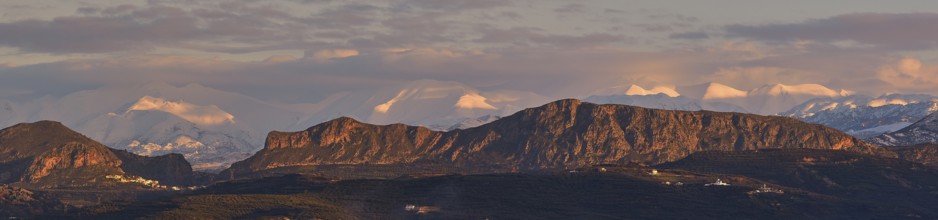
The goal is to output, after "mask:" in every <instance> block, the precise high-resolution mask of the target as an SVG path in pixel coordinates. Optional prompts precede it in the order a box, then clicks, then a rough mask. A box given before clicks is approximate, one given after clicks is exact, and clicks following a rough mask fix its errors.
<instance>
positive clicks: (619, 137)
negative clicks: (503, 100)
mask: <svg viewBox="0 0 938 220" xmlns="http://www.w3.org/2000/svg"><path fill="white" fill-rule="evenodd" d="M793 126H795V127H798V128H792V127H793ZM763 148H817V149H836V150H850V151H856V152H863V153H867V154H874V155H881V156H887V157H895V153H893V152H890V151H888V150H885V149H883V148H880V147H877V146H874V145H870V144H867V143H865V142H863V141H861V140H859V139H856V138H853V137H851V136H849V135H846V134H843V133H841V132H839V131H837V130H835V129H832V128H827V127H823V126H820V125H812V124H807V123H804V122H800V121H798V120H796V119H792V118H786V117H772V116H758V115H751V114H742V113H719V112H709V111H698V112H687V111H669V110H654V109H646V108H641V107H634V106H624V105H596V104H592V103H586V102H582V101H579V100H576V99H564V100H559V101H555V102H551V103H548V104H545V105H542V106H539V107H535V108H528V109H525V110H522V111H520V112H518V113H515V114H513V115H510V116H507V117H504V118H501V119H499V120H496V121H494V122H491V123H489V124H485V125H482V126H478V127H474V128H468V129H464V130H455V131H449V132H439V131H433V130H430V129H427V128H425V127H416V126H408V125H404V124H391V125H384V126H382V125H371V124H366V123H362V122H359V121H357V120H355V119H352V118H349V117H340V118H337V119H334V120H330V121H327V122H325V123H322V124H319V125H316V126H313V127H310V128H308V129H306V130H303V131H298V132H280V131H273V132H270V133H269V135H268V138H267V141H266V143H265V147H264V149H262V150H261V151H259V152H258V153H257V154H255V155H253V156H251V157H250V158H248V159H246V160H244V161H240V162H237V163H235V164H233V165H232V167H231V168H229V169H228V170H226V171H223V172H222V175H231V176H235V175H246V174H249V173H252V172H257V171H263V170H267V169H272V168H277V167H289V166H316V165H324V164H400V163H416V162H430V163H440V162H443V163H447V164H490V165H499V164H500V166H505V167H506V168H508V169H519V170H536V169H547V168H550V169H564V168H569V167H580V166H584V165H589V164H602V163H627V162H642V163H650V164H657V163H662V162H668V161H674V160H677V159H680V158H683V157H684V156H686V155H688V154H690V153H693V152H696V151H702V150H749V149H763Z"/></svg>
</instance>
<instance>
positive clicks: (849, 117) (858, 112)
mask: <svg viewBox="0 0 938 220" xmlns="http://www.w3.org/2000/svg"><path fill="white" fill-rule="evenodd" d="M935 111H938V97H935V96H930V95H903V94H888V95H882V96H879V97H869V96H861V95H855V96H847V97H841V98H818V99H814V100H810V101H808V102H805V103H803V104H800V105H798V106H795V107H794V108H792V109H791V110H789V111H786V112H782V113H780V114H779V115H783V116H789V117H794V118H798V119H800V120H802V121H806V122H810V123H816V124H822V125H826V126H830V127H833V128H836V129H839V130H841V131H844V132H847V133H849V134H851V135H854V136H857V137H860V138H869V137H873V136H877V135H880V134H883V133H887V132H892V131H898V130H899V129H902V128H905V127H907V126H909V125H911V124H912V123H913V122H916V121H918V120H921V119H922V118H924V117H925V116H927V115H929V114H932V113H933V112H935Z"/></svg>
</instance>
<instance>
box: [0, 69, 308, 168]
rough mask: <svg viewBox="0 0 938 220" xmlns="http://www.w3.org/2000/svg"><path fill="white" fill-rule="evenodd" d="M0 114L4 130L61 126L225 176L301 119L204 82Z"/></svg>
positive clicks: (38, 103) (116, 90) (52, 100)
mask: <svg viewBox="0 0 938 220" xmlns="http://www.w3.org/2000/svg"><path fill="white" fill-rule="evenodd" d="M3 106H8V107H9V109H10V110H4V109H6V108H3ZM4 111H5V112H4ZM0 113H2V114H0V120H3V121H0V126H12V125H14V124H16V123H21V122H28V121H37V120H54V121H61V122H62V123H64V124H65V125H66V126H68V127H71V128H75V129H76V130H77V131H79V132H80V133H82V134H85V135H88V136H89V137H90V138H92V139H94V140H98V141H100V142H102V143H104V144H105V145H107V146H111V147H114V148H117V149H124V150H128V151H130V152H133V153H135V154H141V155H147V156H157V155H164V154H169V153H179V154H183V155H184V156H185V157H186V159H187V160H189V161H191V162H192V163H193V164H195V167H196V169H197V170H213V169H214V170H220V169H223V168H225V167H227V166H228V165H229V164H230V163H232V162H234V161H238V160H241V159H244V158H246V157H247V156H249V155H250V154H251V153H253V152H255V151H257V150H258V148H259V147H260V146H261V145H262V144H263V141H264V139H263V137H264V135H265V134H266V133H267V132H268V131H271V130H276V129H287V128H289V127H291V126H292V125H293V124H295V123H296V122H297V120H299V119H300V118H302V117H303V116H304V113H301V112H297V111H294V110H289V109H287V108H285V107H282V106H279V105H274V104H270V103H267V102H264V101H261V100H258V99H254V98H251V97H247V96H244V95H240V94H236V93H231V92H225V91H220V90H217V89H213V88H209V87H205V86H202V85H199V84H188V85H184V86H174V85H170V84H166V83H160V82H157V83H149V84H145V85H128V86H110V87H102V88H96V89H92V90H83V91H78V92H74V93H71V94H68V95H65V96H62V97H52V96H46V97H43V98H40V99H38V100H28V101H22V102H12V101H7V102H2V101H0ZM7 113H9V114H7Z"/></svg>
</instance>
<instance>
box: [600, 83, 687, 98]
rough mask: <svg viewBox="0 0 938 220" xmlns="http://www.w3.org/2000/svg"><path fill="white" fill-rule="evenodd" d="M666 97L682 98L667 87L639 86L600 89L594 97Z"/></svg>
mask: <svg viewBox="0 0 938 220" xmlns="http://www.w3.org/2000/svg"><path fill="white" fill-rule="evenodd" d="M658 94H662V95H666V96H668V97H678V96H681V94H680V93H678V92H677V91H676V90H674V88H671V87H667V86H655V87H654V88H652V89H645V88H642V87H641V86H638V85H634V84H633V85H628V86H625V85H622V86H613V87H609V88H605V89H600V90H597V91H594V92H593V93H592V95H595V96H613V95H628V96H646V95H658Z"/></svg>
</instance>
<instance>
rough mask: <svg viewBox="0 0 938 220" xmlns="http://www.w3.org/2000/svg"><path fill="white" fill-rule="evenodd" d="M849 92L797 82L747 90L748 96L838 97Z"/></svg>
mask: <svg viewBox="0 0 938 220" xmlns="http://www.w3.org/2000/svg"><path fill="white" fill-rule="evenodd" d="M849 94H850V92H849V91H846V90H841V91H835V90H833V89H830V88H827V87H824V86H822V85H818V84H799V85H784V84H774V85H766V86H763V87H760V88H756V89H753V90H752V91H749V95H750V96H783V95H809V96H823V97H838V96H844V95H849Z"/></svg>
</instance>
